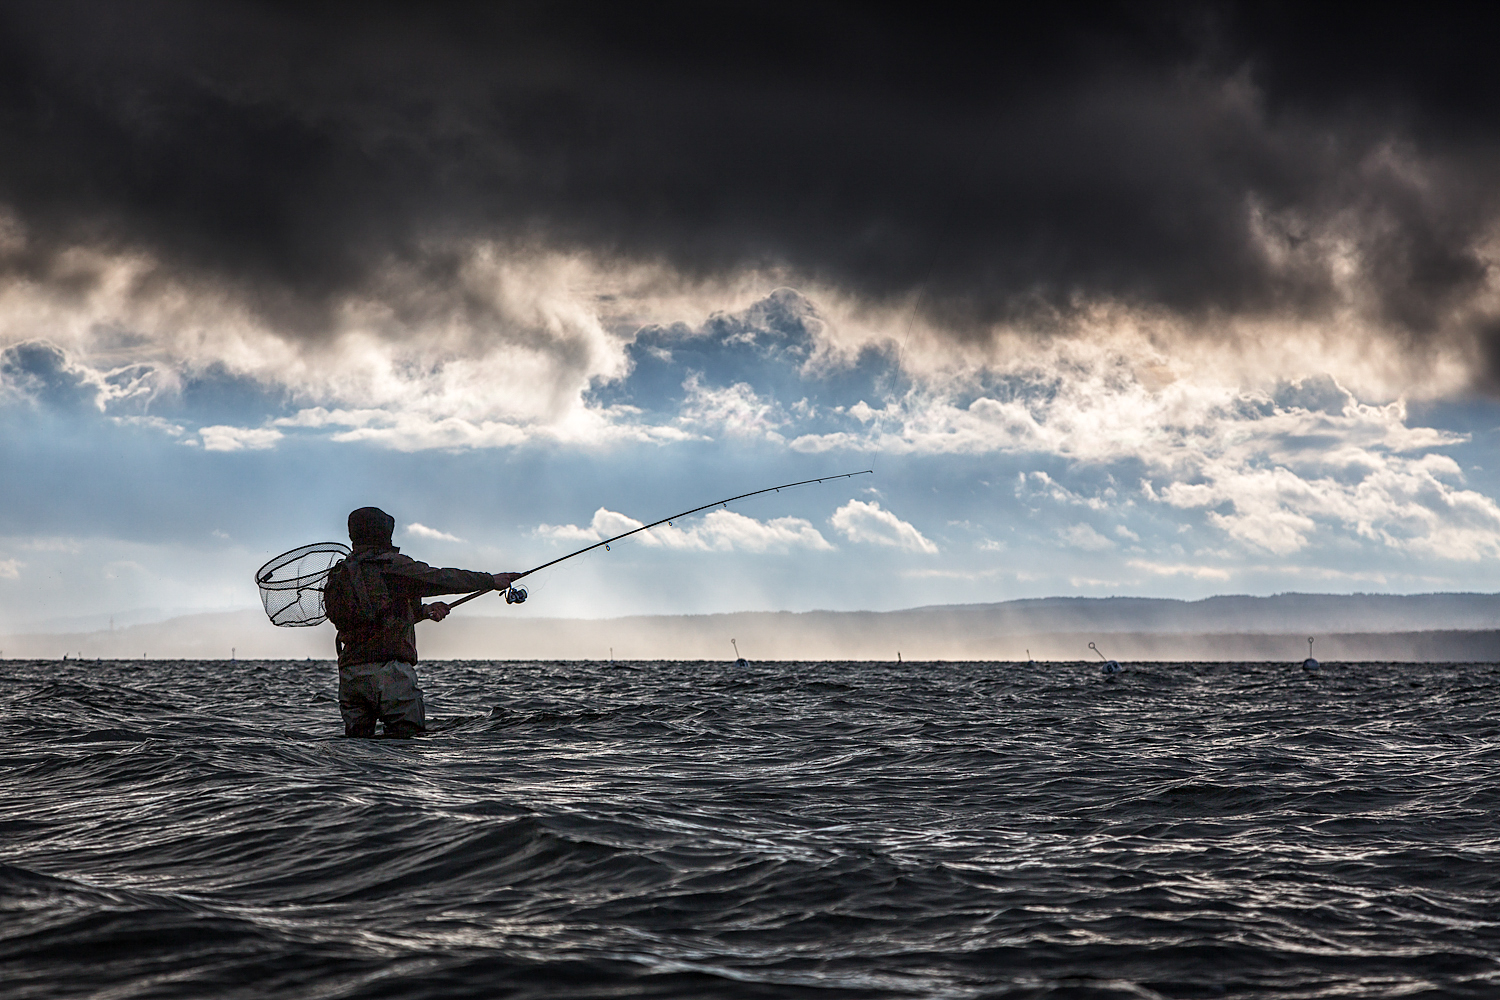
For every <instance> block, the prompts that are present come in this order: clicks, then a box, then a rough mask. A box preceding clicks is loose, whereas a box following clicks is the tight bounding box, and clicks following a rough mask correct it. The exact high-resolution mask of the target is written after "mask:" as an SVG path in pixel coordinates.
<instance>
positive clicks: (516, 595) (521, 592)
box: [448, 469, 875, 608]
mask: <svg viewBox="0 0 1500 1000" xmlns="http://www.w3.org/2000/svg"><path fill="white" fill-rule="evenodd" d="M874 471H875V470H874V469H861V470H860V471H859V472H844V473H840V474H839V475H837V476H819V477H818V478H817V479H803V480H801V481H800V482H795V483H782V484H781V485H780V486H767V487H766V488H765V489H763V490H752V491H751V492H749V493H741V494H740V495H739V496H737V497H728V498H726V499H724V500H715V501H714V502H713V503H706V504H704V505H703V506H701V507H694V508H693V509H692V510H685V511H683V512H682V513H681V514H673V515H671V516H670V517H664V518H662V519H661V520H659V521H652V522H651V523H650V524H643V525H641V526H640V527H639V528H631V529H630V530H629V531H626V532H624V533H622V534H619V535H615V536H614V537H613V538H606V539H604V541H602V542H595V543H594V544H593V545H590V546H587V547H585V548H581V549H579V550H578V551H577V552H569V553H568V554H567V555H565V556H558V557H557V558H556V559H553V560H552V561H551V562H544V563H542V564H541V565H540V566H533V567H532V568H531V569H528V570H527V571H526V572H524V573H521V574H519V575H518V576H517V577H516V578H515V580H512V581H511V584H512V586H511V587H509V588H508V589H507V590H506V591H505V603H506V604H521V603H524V602H525V600H526V588H524V587H516V586H514V584H515V582H516V580H520V579H521V578H523V577H528V576H530V575H531V574H533V573H536V572H538V571H539V570H544V569H546V568H547V567H548V566H556V565H557V564H558V563H560V562H566V561H567V560H569V559H572V558H573V557H574V556H581V555H583V554H584V553H585V552H592V551H594V550H595V549H597V548H598V547H599V546H601V545H602V546H604V548H605V550H606V551H607V550H608V549H609V547H610V544H611V543H613V542H618V541H619V540H620V539H622V538H629V537H630V536H631V535H634V534H636V533H637V532H641V531H646V530H649V529H651V528H655V527H656V526H658V525H662V524H667V525H670V524H671V523H672V522H673V521H675V520H677V519H678V518H679V517H689V516H691V515H693V514H696V513H698V512H699V511H700V510H708V509H709V508H711V507H724V508H726V509H727V508H728V506H729V505H730V504H732V503H734V502H735V501H736V500H744V499H745V498H746V497H758V496H760V495H761V494H762V493H780V492H781V491H782V490H789V489H792V488H793V487H795V486H806V485H807V484H809V483H822V482H831V481H833V480H835V479H849V478H851V477H853V476H867V475H871V474H872V473H874ZM489 592H490V591H489V590H476V591H475V592H474V593H472V594H469V595H467V596H465V597H460V598H459V599H458V600H456V601H452V602H449V604H448V607H449V608H456V607H458V606H459V605H460V604H463V603H465V602H466V601H472V600H473V599H474V598H476V597H479V596H481V595H483V594H488V593H489Z"/></svg>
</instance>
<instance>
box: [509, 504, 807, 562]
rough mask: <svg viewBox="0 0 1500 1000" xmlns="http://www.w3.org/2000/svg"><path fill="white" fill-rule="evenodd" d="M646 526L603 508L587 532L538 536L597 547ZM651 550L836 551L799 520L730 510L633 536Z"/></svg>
mask: <svg viewBox="0 0 1500 1000" xmlns="http://www.w3.org/2000/svg"><path fill="white" fill-rule="evenodd" d="M644 523H645V522H644V521H637V520H636V519H635V518H633V517H629V516H627V515H625V514H621V513H619V512H617V511H612V510H608V509H606V508H604V507H600V508H599V509H598V510H596V511H595V512H594V517H593V520H591V521H590V522H589V524H588V525H587V526H586V527H583V526H579V525H576V524H561V525H558V524H542V525H538V526H537V528H536V532H535V533H536V534H537V535H538V536H541V537H543V538H551V539H554V540H556V541H568V542H598V541H602V540H603V539H605V538H612V537H614V536H616V535H621V534H624V533H625V532H627V531H631V530H633V529H635V528H639V527H640V526H641V525H642V524H644ZM631 541H639V542H640V544H642V545H646V546H648V547H664V548H669V549H696V550H700V551H714V552H728V551H739V552H785V551H788V550H790V549H810V550H812V551H831V550H832V549H833V546H832V545H831V544H830V543H829V541H828V539H826V538H824V537H823V535H822V533H821V532H819V531H818V529H817V528H815V527H813V525H812V523H811V522H809V521H807V520H804V519H803V518H800V517H778V518H773V519H772V520H769V521H758V520H756V519H755V518H753V517H746V516H745V515H743V514H738V513H735V512H734V511H732V510H715V511H712V512H710V513H709V514H708V515H707V516H705V517H704V518H703V519H702V520H701V521H696V522H690V523H689V524H688V525H687V527H678V526H677V525H676V524H661V525H657V526H656V527H654V528H652V529H651V530H650V531H643V532H641V533H640V534H638V535H633V536H631Z"/></svg>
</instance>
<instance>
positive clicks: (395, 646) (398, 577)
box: [328, 545, 495, 667]
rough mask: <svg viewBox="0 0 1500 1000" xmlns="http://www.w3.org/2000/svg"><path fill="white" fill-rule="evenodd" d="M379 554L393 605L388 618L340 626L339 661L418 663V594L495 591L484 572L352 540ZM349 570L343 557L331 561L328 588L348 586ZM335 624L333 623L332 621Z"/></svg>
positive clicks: (420, 617)
mask: <svg viewBox="0 0 1500 1000" xmlns="http://www.w3.org/2000/svg"><path fill="white" fill-rule="evenodd" d="M376 552H378V553H381V554H382V555H383V556H385V558H383V559H381V560H380V563H379V565H380V573H381V576H382V577H383V578H384V580H385V585H386V589H387V590H388V591H389V592H390V597H391V607H390V610H389V613H388V614H387V615H386V619H385V621H384V622H383V623H380V624H364V625H356V626H353V627H349V628H340V629H339V634H338V639H337V640H335V646H336V648H337V649H338V654H339V666H341V667H346V666H350V665H352V664H355V663H383V662H385V661H386V660H401V661H403V662H405V663H416V662H417V630H416V628H415V625H416V623H417V622H419V621H421V620H423V615H422V599H423V598H424V597H437V596H439V595H441V594H470V593H473V592H474V591H476V590H493V589H494V587H495V580H494V577H492V576H491V575H490V574H488V573H480V572H475V571H471V570H466V569H438V568H436V567H433V566H429V565H427V564H426V563H424V562H418V561H417V560H415V559H413V558H411V557H410V556H403V555H401V550H400V549H398V548H395V547H394V546H392V547H390V548H384V547H376V546H373V545H356V546H355V547H354V553H353V554H354V555H356V556H358V555H363V554H365V553H376ZM347 580H348V574H347V573H345V572H344V569H343V563H342V561H341V562H339V563H336V564H335V565H334V568H333V571H332V572H331V573H330V574H329V577H328V586H329V588H330V589H331V588H334V587H347V586H349V584H348V582H347ZM335 624H337V623H335Z"/></svg>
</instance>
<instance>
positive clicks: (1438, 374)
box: [0, 0, 1500, 632]
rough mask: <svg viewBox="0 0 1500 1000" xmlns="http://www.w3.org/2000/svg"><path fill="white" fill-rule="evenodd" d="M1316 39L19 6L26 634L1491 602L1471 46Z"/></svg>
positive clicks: (790, 9) (1066, 9) (1497, 362)
mask: <svg viewBox="0 0 1500 1000" xmlns="http://www.w3.org/2000/svg"><path fill="white" fill-rule="evenodd" d="M1309 6H1310V5H1294V4H1277V3H1257V4H1192V3H1183V4H1136V3H1125V4H1090V5H1081V6H1079V5H1068V4H1061V5H1048V7H1047V10H1046V11H1045V12H1040V13H1037V12H1033V13H1031V14H1026V15H1020V16H1017V15H1014V14H1006V15H1002V14H1000V13H992V14H990V15H985V16H983V17H977V16H975V15H972V14H966V15H965V16H963V17H958V16H956V15H954V16H950V15H947V14H945V13H943V12H942V11H941V10H935V9H920V8H912V9H906V10H902V11H901V12H899V13H897V12H893V11H891V10H883V9H880V8H877V7H876V6H874V5H867V4H828V3H797V4H790V3H785V4H783V3H754V4H749V3H745V4H739V3H727V4H721V5H715V6H713V7H712V8H704V7H703V6H701V5H694V4H652V3H645V4H631V5H597V6H594V5H565V4H512V5H495V4H482V5H462V4H457V5H455V4H427V5H409V6H401V5H382V4H358V5H355V4H339V5H319V4H304V5H295V6H293V5H272V4H256V3H233V2H222V3H216V4H213V5H206V4H197V3H185V2H184V3H176V2H141V3H135V4H130V5H119V4H108V3H76V2H68V0H50V2H46V3H28V2H20V0H11V2H7V3H5V4H4V5H0V149H3V150H4V153H3V155H0V428H3V435H0V629H4V630H6V631H12V632H15V631H27V630H34V629H46V628H53V627H58V626H59V624H60V623H67V622H74V623H79V622H92V623H96V624H97V623H99V622H102V621H104V620H106V619H107V618H108V617H110V616H115V617H117V618H118V619H119V621H120V622H122V623H124V622H128V621H132V620H138V619H140V618H142V617H151V616H152V615H156V616H160V615H161V614H164V613H168V612H172V613H179V612H188V611H206V610H219V609H227V608H238V607H246V606H253V605H254V604H255V603H256V602H257V596H256V591H255V588H254V584H253V581H252V573H253V571H254V570H255V568H256V567H257V566H259V565H260V564H261V563H262V562H263V561H265V560H266V559H268V558H269V557H271V556H273V555H275V554H276V553H278V552H281V551H283V550H286V549H289V548H292V547H294V546H296V545H300V544H303V543H306V542H312V541H320V540H325V539H339V538H342V537H344V522H345V517H346V515H347V513H348V511H349V510H350V509H352V508H354V507H358V506H364V505H367V504H373V505H376V506H380V507H382V508H384V509H385V510H387V511H389V512H390V513H392V514H393V515H394V516H395V517H396V518H397V521H398V529H397V537H396V541H397V543H398V544H400V545H401V546H402V549H403V551H406V552H408V553H410V554H412V555H415V556H416V557H418V558H421V559H424V560H425V561H428V562H432V563H434V564H438V565H456V566H460V567H463V568H470V569H485V570H507V569H515V570H520V569H526V568H529V567H531V566H534V565H537V564H539V563H542V562H545V561H547V560H549V559H552V558H555V557H557V556H558V555H561V554H564V553H566V552H568V551H571V550H572V549H574V548H578V547H581V546H583V545H586V544H589V543H590V542H591V541H593V540H596V539H599V538H602V537H605V536H606V535H609V534H614V533H617V532H618V531H622V530H628V529H629V527H631V526H633V525H635V524H639V523H641V522H644V521H649V520H654V519H656V518H658V517H663V516H666V515H669V514H673V513H675V512H676V511H678V510H682V509H685V508H687V507H690V506H694V505H697V504H701V503H708V502H710V501H713V500H715V499H717V498H719V497H723V496H730V495H733V494H738V493H743V492H746V491H749V490H755V489H759V488H762V487H766V486H771V485H775V484H777V483H781V482H788V481H792V480H800V479H807V478H810V477H816V476H820V475H832V474H838V473H845V472H853V471H858V470H864V469H869V470H872V474H870V475H867V476H861V477H858V478H855V479H847V480H840V481H837V482H829V483H824V484H821V485H813V486H808V487H803V488H801V489H798V490H795V491H789V492H785V493H773V494H769V495H767V496H764V497H759V498H755V499H753V500H749V501H746V502H743V503H739V504H734V505H731V506H730V507H728V508H722V509H719V510H717V511H715V512H713V513H711V514H708V515H707V516H703V515H700V516H697V517H694V518H690V519H686V520H684V521H679V522H677V523H676V524H674V525H673V526H671V527H670V528H667V527H664V528H662V529H657V530H654V531H652V532H650V533H644V534H642V535H638V536H635V538H633V539H631V540H629V541H627V542H624V543H621V544H620V545H617V546H612V547H611V551H609V552H607V553H606V552H603V551H598V552H595V553H591V554H589V555H587V556H584V557H580V558H578V559H575V560H571V561H570V562H568V563H566V564H564V565H562V566H559V567H557V568H555V569H551V570H547V571H544V572H543V573H539V574H538V575H537V576H536V577H535V578H533V580H532V581H531V582H533V583H534V586H533V588H532V600H531V601H530V602H528V603H527V604H526V605H525V606H524V607H521V608H506V607H505V606H504V605H502V604H500V603H499V602H498V601H492V602H491V603H488V604H486V603H485V602H475V604H474V605H470V609H472V610H473V611H476V612H478V613H484V614H532V615H546V616H558V615H561V616H587V617H602V616H610V615H619V614H633V613H664V614H671V613H701V612H717V611H732V610H775V609H785V610H806V609H813V608H829V609H873V610H881V609H890V608H901V607H913V606H921V605H930V604H943V603H976V602H988V601H999V600H1007V599H1012V598H1023V597H1040V596H1054V595H1082V596H1105V595H1124V594H1129V595H1141V596H1161V597H1182V598H1198V597H1204V596H1208V595H1212V594H1234V593H1240V594H1272V593H1281V592H1288V591H1297V592H1330V593H1350V592H1382V593H1387V592H1388V593H1418V592H1431V591H1454V590H1456V591H1480V592H1492V591H1496V590H1500V570H1497V565H1500V562H1497V556H1500V460H1497V459H1496V458H1495V457H1494V453H1495V446H1496V444H1497V440H1500V398H1497V397H1500V186H1497V185H1496V183H1495V178H1496V177H1500V169H1497V168H1500V121H1497V112H1496V110H1495V109H1496V108H1500V82H1497V78H1496V76H1495V75H1494V74H1492V73H1478V72H1475V71H1474V69H1475V67H1476V66H1482V65H1487V62H1488V58H1487V57H1488V38H1489V35H1488V33H1487V32H1486V31H1484V30H1483V28H1482V25H1481V24H1479V23H1477V22H1474V23H1470V20H1471V19H1473V18H1477V17H1479V16H1480V15H1478V14H1476V13H1474V11H1473V10H1472V9H1467V8H1462V7H1452V6H1447V5H1441V4H1439V5H1428V6H1426V7H1423V8H1422V9H1421V11H1420V14H1419V15H1414V14H1413V13H1412V9H1411V8H1409V7H1396V6H1381V5H1376V6H1372V7H1370V8H1368V9H1367V10H1366V11H1365V12H1364V13H1363V14H1362V15H1361V17H1360V19H1359V22H1358V23H1350V22H1348V21H1346V20H1345V19H1344V18H1342V17H1340V16H1338V14H1337V12H1329V11H1321V10H1308V9H1306V8H1308V7H1309ZM1481 47H1483V50H1482V49H1481Z"/></svg>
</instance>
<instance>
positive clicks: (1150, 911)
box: [0, 661, 1500, 998]
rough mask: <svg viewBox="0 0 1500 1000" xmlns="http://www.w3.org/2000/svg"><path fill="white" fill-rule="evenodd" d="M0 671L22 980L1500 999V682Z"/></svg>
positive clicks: (248, 668) (218, 668) (7, 956)
mask: <svg viewBox="0 0 1500 1000" xmlns="http://www.w3.org/2000/svg"><path fill="white" fill-rule="evenodd" d="M420 672H421V676H422V679H423V683H424V686H425V688H426V690H427V695H428V708H429V715H430V717H432V719H433V720H434V732H433V733H432V734H431V735H429V736H427V737H425V738H422V739H419V740H415V741H405V742H403V741H387V740H372V741H360V740H348V739H344V738H343V737H342V736H341V735H340V734H341V732H342V729H341V725H340V723H339V720H338V710H337V705H336V702H335V687H336V677H335V673H334V670H333V668H332V666H331V664H329V663H328V662H326V661H264V662H245V661H242V662H239V663H224V662H201V661H135V662H129V661H113V662H110V661H107V662H103V663H77V662H68V663H57V662H39V661H6V662H0V682H3V683H0V699H3V712H0V733H3V738H4V741H5V747H6V752H5V754H4V755H3V756H0V802H3V803H4V805H3V807H0V843H3V844H4V845H5V849H4V853H3V856H0V913H3V919H0V981H3V982H4V983H5V984H6V986H5V990H4V992H5V994H6V995H7V996H9V997H16V998H29V997H105V996H109V997H126V996H128V997H179V996H180V997H204V996H214V997H288V998H291V997H299V998H300V997H309V996H317V997H445V998H452V997H471V996H472V997H495V996H506V997H533V996H535V997H543V996H546V997H556V996H569V997H617V996H648V997H669V996H681V997H703V996H715V997H789V996H830V997H832V996H837V997H850V996H858V997H958V998H968V997H975V998H978V997H1101V998H1102V997H1132V998H1139V997H1174V998H1175V997H1184V998H1186V997H1256V998H1293V997H1297V998H1302V997H1334V996H1337V997H1389V996H1398V995H1411V994H1422V993H1430V994H1433V995H1440V996H1445V997H1491V996H1494V995H1496V994H1497V993H1500V960H1497V956H1500V921H1497V918H1496V909H1495V906H1494V899H1495V897H1496V895H1497V892H1500V874H1497V873H1500V843H1497V839H1496V835H1495V827H1494V819H1493V817H1494V815H1495V813H1496V810H1497V807H1500V793H1497V791H1496V787H1495V781H1494V777H1495V772H1496V767H1497V764H1500V717H1497V711H1496V710H1497V707H1500V698H1497V695H1496V690H1495V686H1496V685H1495V682H1496V680H1497V679H1500V677H1497V672H1496V668H1495V667H1493V666H1488V665H1458V666H1452V665H1431V664H1427V665H1406V664H1394V663H1362V664H1327V665H1325V666H1324V669H1322V670H1321V671H1318V672H1316V673H1311V672H1304V671H1302V670H1301V669H1300V668H1297V667H1294V666H1291V665H1275V664H1246V665H1236V664H1212V665H1209V664H1194V663H1148V664H1138V665H1130V666H1129V667H1128V668H1127V670H1126V672H1125V673H1123V674H1121V675H1119V676H1118V677H1117V678H1115V679H1112V680H1107V679H1106V678H1104V677H1102V676H1100V675H1099V673H1098V668H1097V665H1091V664H1083V663H1075V664H1056V663H1054V664H1034V665H1032V664H1014V663H942V664H930V663H907V664H903V665H900V666H897V665H894V664H885V663H834V662H823V663H776V664H764V665H754V664H753V665H751V666H750V667H748V668H735V667H733V666H731V665H729V664H727V663H707V662H687V663H684V662H635V663H625V664H615V665H611V664H607V663H598V662H531V663H488V662H434V663H427V664H424V665H422V667H421V668H420Z"/></svg>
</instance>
